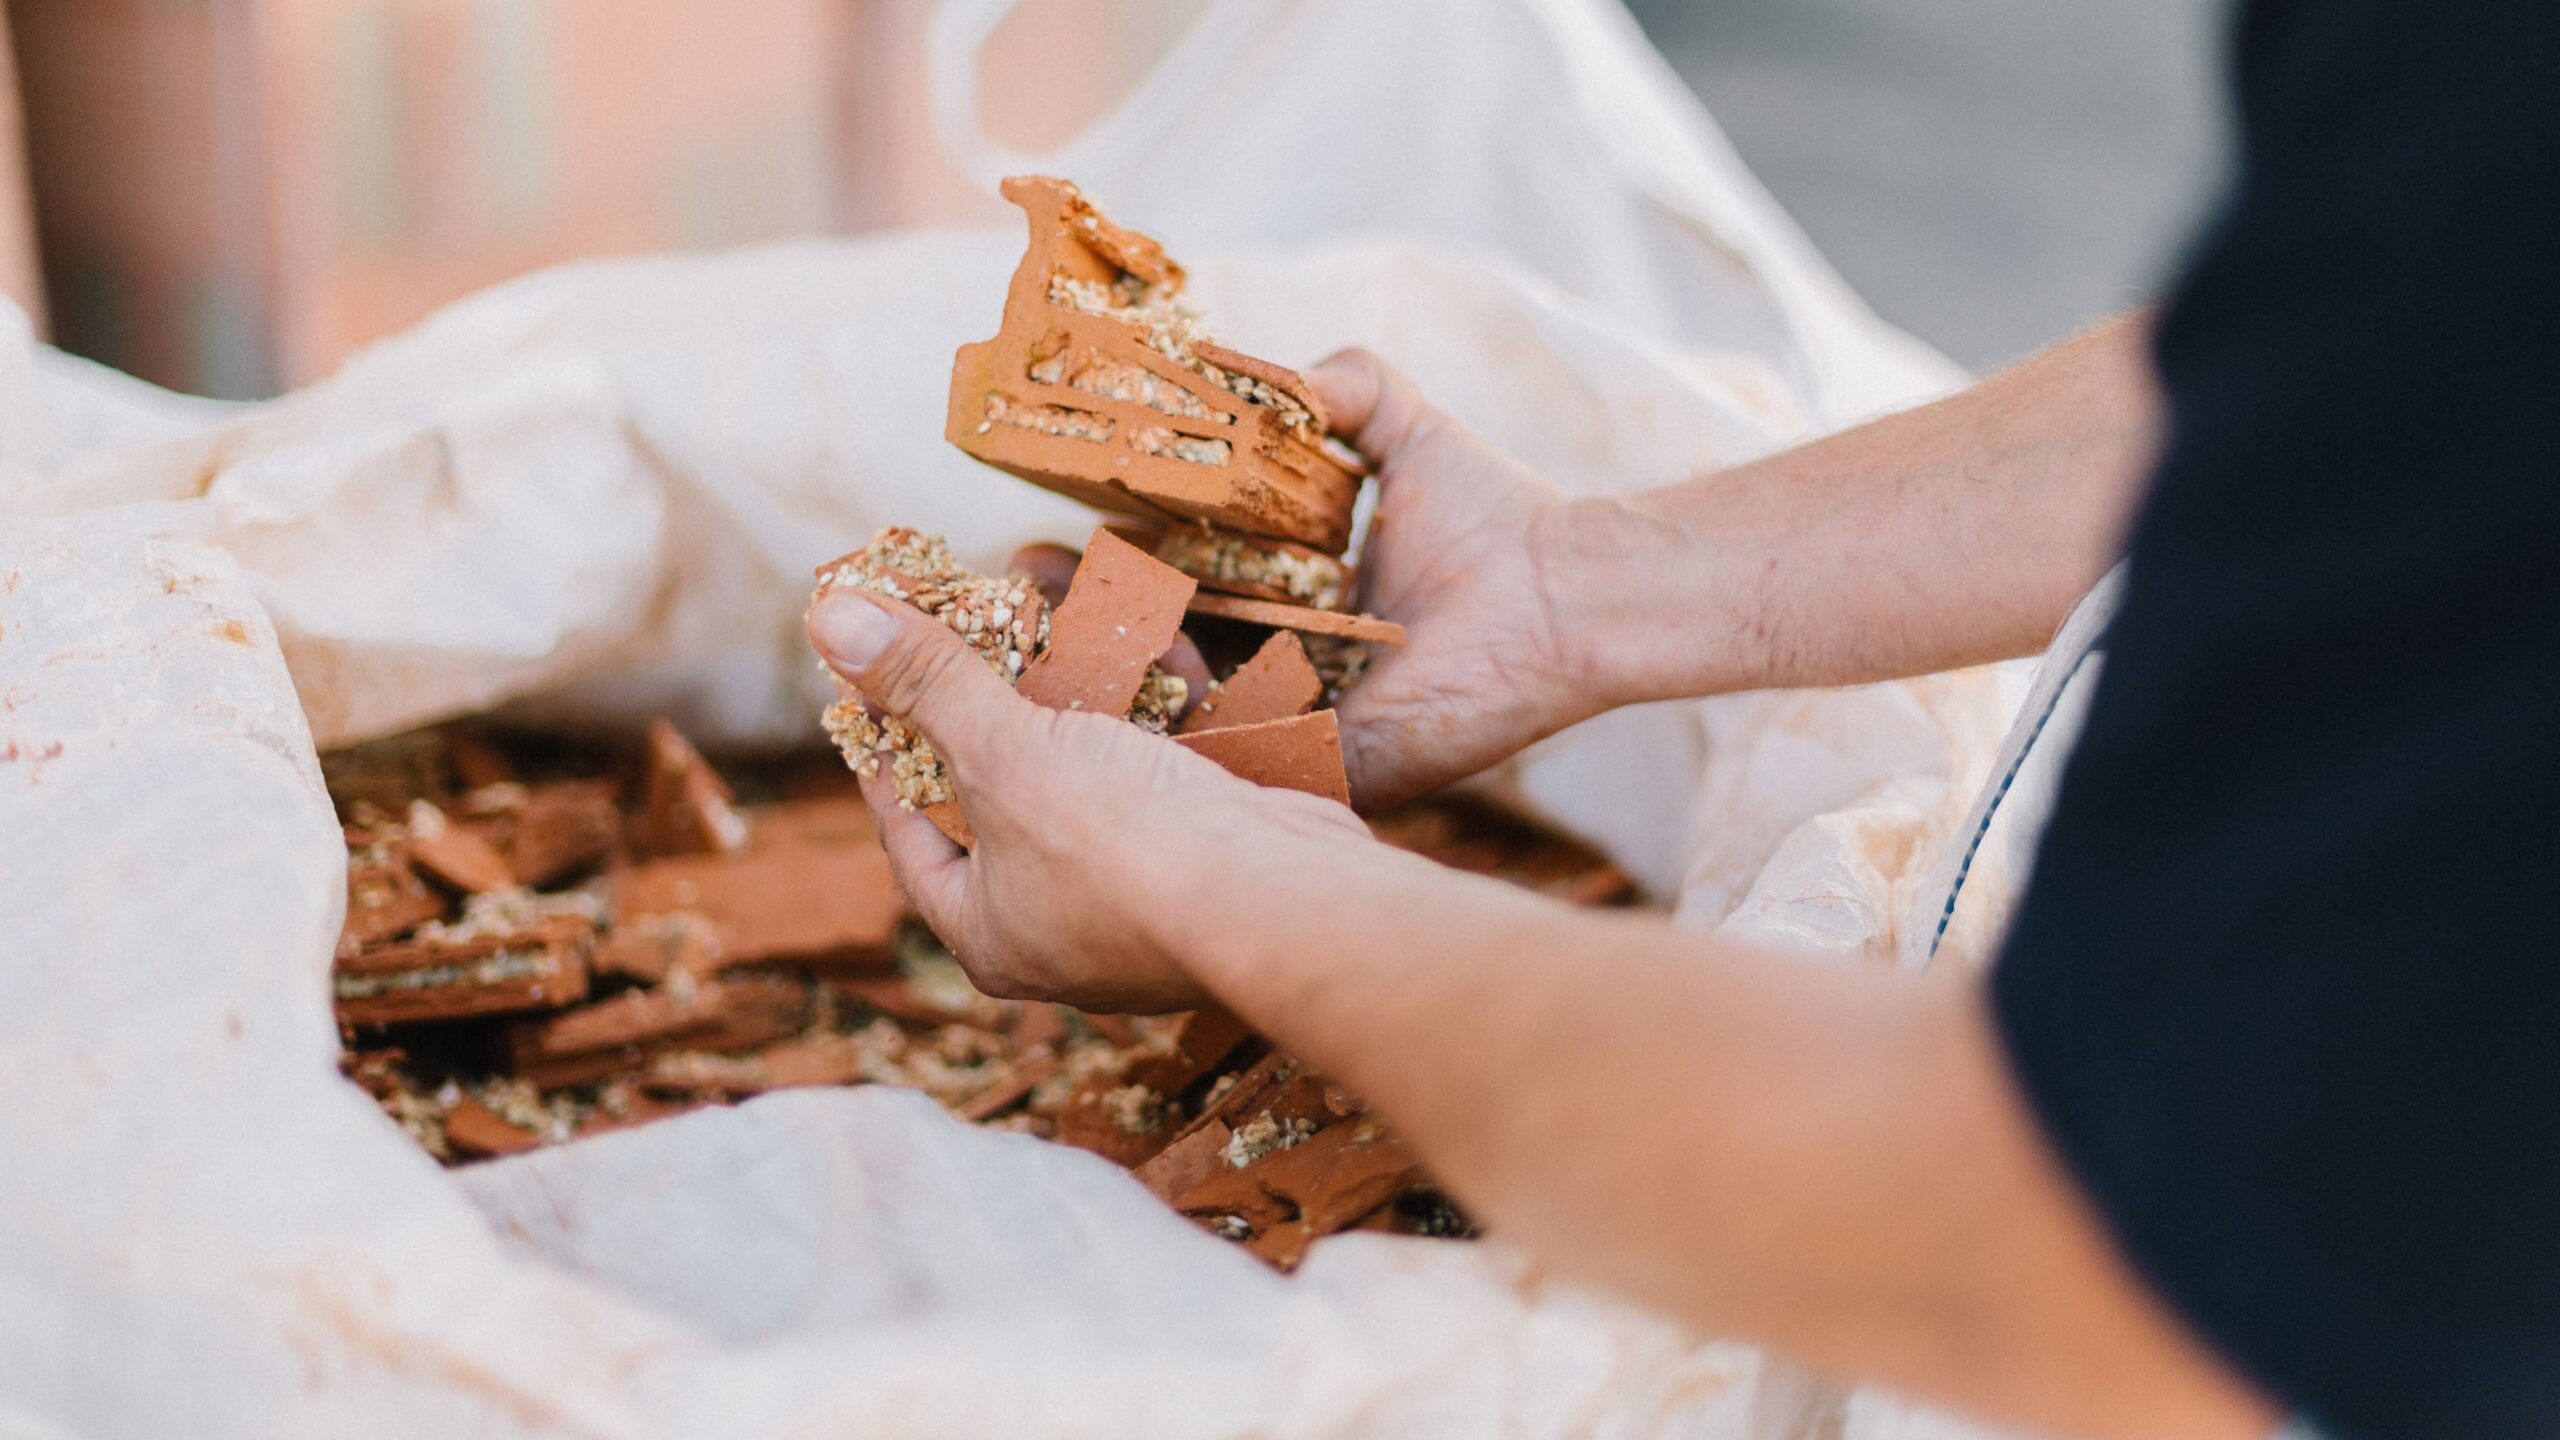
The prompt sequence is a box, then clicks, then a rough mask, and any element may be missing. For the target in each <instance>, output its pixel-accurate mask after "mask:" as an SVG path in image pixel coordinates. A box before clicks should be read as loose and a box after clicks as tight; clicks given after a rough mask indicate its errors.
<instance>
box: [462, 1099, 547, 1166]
mask: <svg viewBox="0 0 2560 1440" xmlns="http://www.w3.org/2000/svg"><path fill="white" fill-rule="evenodd" d="M444 1140H445V1143H446V1144H448V1145H450V1146H452V1147H453V1148H454V1151H455V1152H456V1153H457V1154H461V1155H468V1156H471V1157H473V1158H475V1159H482V1160H488V1159H494V1158H496V1157H498V1156H501V1155H521V1154H523V1153H524V1152H525V1151H527V1150H532V1149H536V1148H538V1147H540V1145H541V1144H542V1139H541V1137H540V1136H537V1135H535V1134H534V1133H533V1132H532V1131H530V1130H527V1129H526V1128H524V1127H523V1126H521V1125H518V1124H517V1123H515V1122H514V1121H512V1120H509V1119H507V1118H506V1117H505V1116H503V1115H500V1114H499V1113H498V1112H497V1111H495V1110H492V1109H490V1108H489V1107H488V1106H486V1105H483V1104H481V1103H480V1102H479V1101H477V1100H474V1099H472V1098H471V1097H470V1096H468V1095H465V1096H463V1097H462V1098H461V1099H459V1100H456V1101H455V1102H453V1108H452V1109H451V1110H448V1111H446V1112H445V1117H444Z"/></svg>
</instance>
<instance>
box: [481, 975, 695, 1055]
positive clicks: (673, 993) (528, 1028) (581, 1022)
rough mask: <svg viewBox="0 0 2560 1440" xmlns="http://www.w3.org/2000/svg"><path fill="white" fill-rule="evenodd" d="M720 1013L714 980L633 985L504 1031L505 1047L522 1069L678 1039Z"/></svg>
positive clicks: (693, 1032) (691, 1032)
mask: <svg viewBox="0 0 2560 1440" xmlns="http://www.w3.org/2000/svg"><path fill="white" fill-rule="evenodd" d="M722 1013H723V1011H722V1008H721V1005H720V994H719V987H718V986H717V985H716V984H715V985H700V986H697V985H694V984H692V983H690V982H679V983H678V984H677V985H676V986H674V987H672V988H669V989H665V990H633V991H630V992H628V993H626V994H622V995H616V996H614V997H613V998H612V999H610V1000H599V1001H597V1002H595V1003H594V1004H592V1005H584V1006H580V1007H579V1008H577V1009H575V1010H570V1011H566V1012H564V1013H562V1014H559V1015H555V1016H552V1017H551V1018H549V1019H546V1020H538V1021H533V1022H531V1023H528V1024H525V1025H522V1026H519V1027H518V1028H517V1029H516V1030H515V1031H514V1032H513V1034H511V1035H510V1036H509V1037H508V1045H507V1049H508V1054H509V1055H510V1057H511V1058H512V1059H513V1060H514V1062H515V1068H516V1070H517V1071H518V1072H519V1073H522V1072H525V1071H528V1070H530V1069H531V1068H533V1067H534V1066H537V1065H540V1064H541V1063H543V1062H545V1061H549V1060H565V1059H569V1058H572V1057H575V1056H582V1055H593V1054H598V1053H605V1054H611V1053H613V1052H616V1051H621V1050H626V1049H629V1048H631V1047H633V1046H639V1045H649V1044H654V1043H660V1042H667V1041H674V1040H678V1039H681V1038H683V1037H685V1036H688V1035H693V1034H697V1033H700V1032H702V1031H705V1030H709V1029H712V1028H714V1027H716V1026H718V1024H719V1023H720V1019H721V1015H722Z"/></svg>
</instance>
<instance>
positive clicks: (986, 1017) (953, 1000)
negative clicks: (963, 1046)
mask: <svg viewBox="0 0 2560 1440" xmlns="http://www.w3.org/2000/svg"><path fill="white" fill-rule="evenodd" d="M819 985H820V988H822V989H824V990H825V991H826V992H827V993H828V994H830V995H833V996H835V997H836V998H837V999H839V1000H846V1001H851V1002H853V1003H855V1004H858V1005H860V1006H862V1007H863V1008H865V1009H868V1010H873V1011H877V1012H878V1013H880V1014H882V1015H886V1016H888V1017H889V1018H890V1019H892V1020H899V1021H904V1022H905V1023H907V1024H910V1025H975V1026H977V1027H979V1028H980V1029H995V1028H998V1027H999V1026H1001V1025H1002V1024H1003V1022H1004V1009H1005V1007H1004V1004H1003V1002H1001V1001H997V1000H990V999H988V998H986V997H985V996H983V995H971V996H963V995H958V994H945V993H944V992H943V991H941V990H940V989H939V988H936V987H926V986H921V985H918V984H916V983H915V982H914V981H912V980H909V979H908V978H907V977H906V976H904V975H848V976H829V977H828V978H826V979H825V980H822V981H820V982H819Z"/></svg>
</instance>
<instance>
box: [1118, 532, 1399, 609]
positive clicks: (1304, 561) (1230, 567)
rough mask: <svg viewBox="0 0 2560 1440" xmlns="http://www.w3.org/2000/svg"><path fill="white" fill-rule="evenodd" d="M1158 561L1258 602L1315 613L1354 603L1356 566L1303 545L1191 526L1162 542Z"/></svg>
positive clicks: (1203, 582)
mask: <svg viewBox="0 0 2560 1440" xmlns="http://www.w3.org/2000/svg"><path fill="white" fill-rule="evenodd" d="M1156 558H1157V559H1159V560H1161V561H1163V562H1164V563H1166V564H1167V565H1170V566H1172V567H1173V568H1174V569H1176V570H1179V571H1181V572H1182V573H1183V574H1185V575H1188V576H1190V577H1191V578H1192V579H1194V580H1197V581H1199V582H1200V583H1201V584H1202V585H1204V586H1206V587H1208V588H1209V589H1212V590H1224V591H1227V592H1229V593H1230V594H1236V595H1244V596H1248V597H1251V598H1253V599H1257V600H1277V601H1281V602H1284V603H1287V604H1293V605H1304V606H1306V607H1308V608H1309V609H1311V610H1343V609H1347V608H1349V605H1350V601H1351V569H1350V567H1349V566H1347V565H1345V564H1343V563H1342V562H1341V561H1340V560H1338V559H1336V558H1334V557H1333V556H1331V555H1327V554H1324V553H1323V552H1321V551H1317V550H1310V549H1308V548H1306V547H1305V546H1303V545H1289V544H1284V543H1282V542H1279V541H1272V540H1257V539H1255V538H1253V537H1252V536H1248V535H1238V534H1235V533H1234V532H1232V531H1226V530H1215V529H1211V528H1209V527H1207V526H1188V525H1186V526H1183V527H1181V528H1179V529H1176V530H1174V531H1173V532H1172V533H1170V534H1168V535H1166V536H1165V537H1164V539H1162V540H1160V541H1158V542H1157V543H1156Z"/></svg>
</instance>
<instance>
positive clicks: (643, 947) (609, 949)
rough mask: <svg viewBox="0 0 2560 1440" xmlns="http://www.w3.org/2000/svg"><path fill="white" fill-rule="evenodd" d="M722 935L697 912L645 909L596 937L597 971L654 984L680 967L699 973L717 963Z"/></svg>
mask: <svg viewBox="0 0 2560 1440" xmlns="http://www.w3.org/2000/svg"><path fill="white" fill-rule="evenodd" d="M719 955H720V940H719V937H718V935H716V934H715V933H714V932H713V931H712V928H711V922H710V921H708V920H705V919H703V918H702V917H701V916H699V915H694V914H689V913H678V914H673V915H649V916H643V917H640V918H637V919H633V920H628V921H625V922H623V923H621V924H619V925H616V926H614V927H613V929H612V930H611V931H610V932H608V933H607V934H606V935H605V936H604V938H602V939H600V940H598V941H596V951H595V972H596V973H597V974H598V975H608V976H611V977H613V978H614V979H617V980H636V981H639V982H640V983H641V984H643V985H655V984H657V983H659V982H660V981H662V980H665V979H666V978H667V977H668V976H669V975H674V974H678V973H682V974H686V975H693V976H703V975H708V974H710V973H711V972H712V971H713V970H715V969H717V968H719V967H718V959H719Z"/></svg>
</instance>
